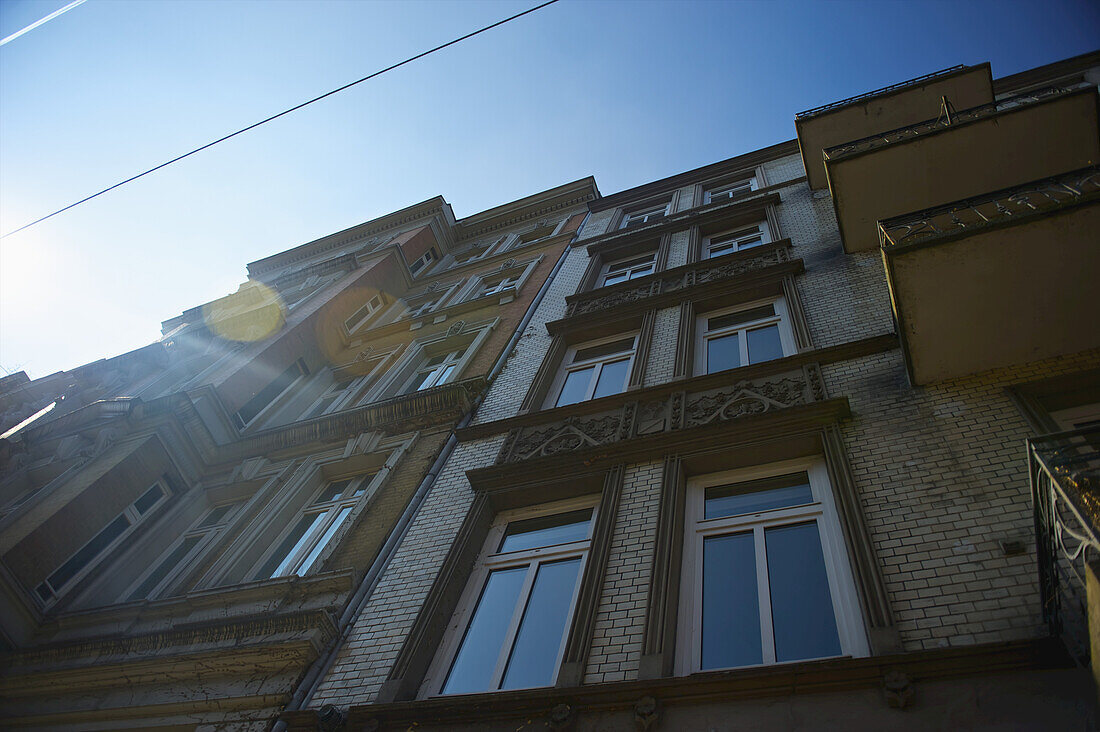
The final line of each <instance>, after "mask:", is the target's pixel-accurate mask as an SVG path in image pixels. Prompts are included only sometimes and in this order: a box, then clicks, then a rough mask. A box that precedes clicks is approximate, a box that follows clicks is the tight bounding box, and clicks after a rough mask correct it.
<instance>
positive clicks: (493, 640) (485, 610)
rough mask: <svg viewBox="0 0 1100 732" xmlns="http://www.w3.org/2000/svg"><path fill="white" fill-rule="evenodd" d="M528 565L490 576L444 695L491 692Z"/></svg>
mask: <svg viewBox="0 0 1100 732" xmlns="http://www.w3.org/2000/svg"><path fill="white" fill-rule="evenodd" d="M526 574H527V566H526V565H525V566H523V567H514V568H512V569H499V570H497V571H495V572H493V573H492V574H490V575H489V579H488V581H486V583H485V589H484V590H483V591H482V593H481V599H480V600H478V602H477V609H476V610H474V616H473V619H472V620H471V621H470V625H469V626H468V627H467V628H466V636H465V637H464V638H463V639H462V645H461V646H460V647H459V649H458V653H457V654H455V660H454V663H453V664H451V671H450V673H449V674H448V675H447V683H445V684H444V685H443V693H444V694H472V693H475V692H478V691H488V690H489V684H491V683H492V680H493V671H494V670H495V669H496V665H497V659H498V658H499V657H500V649H501V647H502V646H503V645H504V636H505V635H506V634H507V633H508V626H509V624H510V623H511V621H512V614H513V613H514V612H515V609H516V602H517V601H518V600H519V591H520V590H521V589H522V588H523V579H524V576H525V575H526Z"/></svg>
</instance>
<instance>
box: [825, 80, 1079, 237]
mask: <svg viewBox="0 0 1100 732" xmlns="http://www.w3.org/2000/svg"><path fill="white" fill-rule="evenodd" d="M1097 116H1098V115H1097V94H1096V88H1095V87H1092V86H1084V87H1081V88H1073V89H1063V88H1057V89H1044V90H1040V91H1037V92H1032V93H1028V94H1022V95H1019V96H1015V97H1010V98H1007V99H1003V100H1001V101H998V102H995V103H992V104H985V105H982V106H979V107H973V108H970V109H964V110H962V111H954V110H952V109H950V108H949V109H947V110H946V111H944V112H943V113H941V114H940V115H939V116H938V117H936V118H935V119H928V120H926V121H924V122H920V123H919V124H914V125H910V126H908V127H903V128H900V129H896V130H891V131H889V132H884V133H881V134H877V135H873V136H871V137H866V138H863V139H861V140H855V141H853V142H849V143H846V144H844V145H840V146H837V147H832V148H829V149H827V150H825V152H824V156H825V168H826V172H827V175H828V179H829V190H830V192H831V193H832V196H833V206H834V208H835V209H836V214H837V225H838V227H839V228H840V235H841V239H842V241H843V243H844V250H845V251H846V252H849V253H850V252H860V251H870V250H873V249H874V248H875V247H876V246H877V245H878V237H877V232H876V230H875V229H876V227H875V224H876V222H878V221H880V220H882V219H888V218H891V217H895V216H901V215H903V214H906V213H909V212H912V211H919V210H922V209H926V208H931V207H934V206H942V205H945V204H947V203H949V202H951V201H959V200H962V199H965V198H970V197H973V196H981V195H984V194H985V193H987V192H989V191H996V190H999V189H1002V188H1006V187H1009V186H1014V185H1020V184H1023V183H1026V182H1027V181H1034V180H1038V179H1041V178H1045V177H1047V176H1052V175H1058V174H1060V173H1062V172H1064V171H1067V170H1076V169H1078V168H1083V167H1086V166H1089V165H1094V164H1096V163H1097V162H1100V139H1098V126H1097Z"/></svg>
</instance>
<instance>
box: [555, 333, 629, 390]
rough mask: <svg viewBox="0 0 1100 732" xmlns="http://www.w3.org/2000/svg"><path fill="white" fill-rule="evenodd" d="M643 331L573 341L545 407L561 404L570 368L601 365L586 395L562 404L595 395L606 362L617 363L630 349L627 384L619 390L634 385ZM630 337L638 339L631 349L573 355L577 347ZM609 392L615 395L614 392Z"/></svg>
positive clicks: (612, 341)
mask: <svg viewBox="0 0 1100 732" xmlns="http://www.w3.org/2000/svg"><path fill="white" fill-rule="evenodd" d="M640 335H641V334H640V331H637V330H634V331H627V332H625V333H616V334H615V335H611V336H605V337H603V338H597V339H594V340H591V341H584V342H581V343H575V344H572V345H570V346H569V347H568V348H566V350H565V354H564V355H563V356H562V359H561V363H560V364H559V365H558V369H557V373H556V374H555V375H554V380H553V381H551V382H550V388H549V390H547V395H546V399H545V401H544V404H543V408H544V409H553V408H555V407H557V406H559V405H558V403H557V402H558V399H559V398H560V397H561V391H562V388H563V387H564V386H565V381H566V379H567V378H568V376H569V373H570V372H573V371H580V370H582V369H586V368H588V367H589V366H592V365H593V364H596V365H598V366H599V368H598V369H596V370H595V371H593V375H592V377H591V378H590V379H589V384H588V387H587V388H586V390H585V398H584V399H581V400H579V401H576V402H570V403H569V404H562V405H560V406H563V407H566V406H570V405H573V404H581V403H583V402H588V401H591V400H592V399H593V396H592V395H593V394H595V392H596V386H597V385H598V384H599V382H600V374H602V373H603V366H604V365H606V364H608V363H617V362H618V361H621V360H622V358H621V356H622V354H624V353H629V355H628V356H627V366H626V378H625V380H624V381H623V387H622V389H620V390H619V391H617V392H614V393H615V394H622V393H623V392H625V391H626V390H627V389H628V388H629V386H630V375H631V373H632V372H633V369H634V361H635V359H636V358H637V357H638V341H639V337H640ZM627 338H633V340H634V343H633V345H632V347H631V349H630V351H621V352H617V353H612V354H608V355H606V356H599V357H596V358H591V359H586V360H584V361H579V362H574V361H573V359H574V358H575V357H576V355H577V351H581V350H584V349H586V348H594V347H596V346H602V345H604V344H607V343H614V342H615V341H621V340H625V339H627ZM608 396H611V395H610V394H609V395H608Z"/></svg>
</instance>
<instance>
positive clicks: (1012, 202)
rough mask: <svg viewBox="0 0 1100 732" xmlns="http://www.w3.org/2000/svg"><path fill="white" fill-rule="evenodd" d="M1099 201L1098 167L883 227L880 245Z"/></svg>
mask: <svg viewBox="0 0 1100 732" xmlns="http://www.w3.org/2000/svg"><path fill="white" fill-rule="evenodd" d="M1095 198H1100V165H1093V166H1090V167H1088V168H1081V169H1079V170H1073V171H1070V172H1068V173H1063V174H1062V175H1058V176H1054V177H1052V178H1044V179H1043V180H1038V181H1033V182H1031V183H1025V184H1023V185H1019V186H1013V187H1011V188H1003V189H1001V190H999V191H993V192H991V193H986V194H984V195H981V196H976V197H974V198H968V199H966V200H964V201H957V202H954V203H949V204H947V205H946V206H937V207H935V208H929V209H925V210H923V211H917V212H915V213H911V214H906V215H904V216H896V217H894V218H892V219H887V220H886V221H882V222H880V223H879V243H880V244H881V245H882V246H883V247H897V246H902V245H911V244H916V243H919V242H924V241H929V240H934V239H941V238H945V237H952V236H957V235H959V234H963V233H970V232H972V231H974V230H978V229H984V228H988V227H993V226H998V225H1001V224H1006V223H1013V222H1015V221H1018V220H1020V219H1024V218H1029V217H1031V216H1035V215H1041V214H1049V213H1052V212H1053V211H1055V210H1057V209H1060V208H1064V207H1067V206H1073V205H1076V204H1078V203H1083V202H1085V201H1089V200H1092V199H1095Z"/></svg>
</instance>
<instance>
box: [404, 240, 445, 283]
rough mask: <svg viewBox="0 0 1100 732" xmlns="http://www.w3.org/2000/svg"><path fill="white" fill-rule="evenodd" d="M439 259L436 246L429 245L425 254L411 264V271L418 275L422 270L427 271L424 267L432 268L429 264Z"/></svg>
mask: <svg viewBox="0 0 1100 732" xmlns="http://www.w3.org/2000/svg"><path fill="white" fill-rule="evenodd" d="M437 261H439V255H438V254H436V252H435V248H434V247H429V248H428V249H426V250H425V251H424V253H423V254H421V255H420V256H419V257H417V258H416V260H415V261H413V262H412V263H410V264H409V272H410V273H411V274H412V276H413V277H416V276H417V275H419V274H420V273H421V272H422V271H423V272H426V271H427V270H425V269H424V268H425V267H428V268H429V269H430V267H429V265H430V264H431V263H432V262H437Z"/></svg>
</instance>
